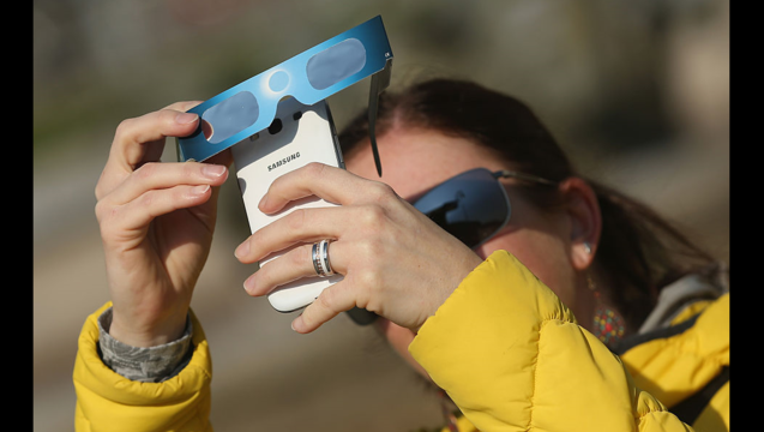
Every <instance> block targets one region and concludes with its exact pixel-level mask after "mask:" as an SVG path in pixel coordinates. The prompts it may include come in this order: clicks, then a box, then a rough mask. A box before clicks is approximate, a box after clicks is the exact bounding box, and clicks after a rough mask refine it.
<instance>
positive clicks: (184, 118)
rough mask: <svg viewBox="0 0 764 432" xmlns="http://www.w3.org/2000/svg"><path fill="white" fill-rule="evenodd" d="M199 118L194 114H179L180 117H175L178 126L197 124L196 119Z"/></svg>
mask: <svg viewBox="0 0 764 432" xmlns="http://www.w3.org/2000/svg"><path fill="white" fill-rule="evenodd" d="M198 118H199V116H198V115H196V114H193V113H179V114H178V115H176V116H175V122H176V123H178V124H182V125H185V124H189V123H193V122H195V121H196V119H198Z"/></svg>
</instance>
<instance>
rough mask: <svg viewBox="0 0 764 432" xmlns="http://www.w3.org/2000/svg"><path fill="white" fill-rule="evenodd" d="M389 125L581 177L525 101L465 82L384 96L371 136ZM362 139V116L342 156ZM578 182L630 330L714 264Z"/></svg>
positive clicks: (638, 210)
mask: <svg viewBox="0 0 764 432" xmlns="http://www.w3.org/2000/svg"><path fill="white" fill-rule="evenodd" d="M393 128H416V129H430V130H435V131H439V132H441V133H443V134H446V135H451V136H458V137H462V138H466V139H469V140H471V141H473V142H475V143H477V144H480V145H482V146H485V147H486V148H488V149H490V150H492V151H493V152H494V153H495V154H496V155H498V157H499V158H500V159H501V160H503V161H505V163H506V165H507V167H506V168H507V169H512V170H516V171H519V172H523V173H526V174H532V175H535V176H538V177H542V178H545V179H549V180H553V181H562V180H564V179H566V178H568V177H573V176H575V177H580V178H584V177H582V176H580V175H579V174H578V173H577V172H576V171H575V169H574V168H573V166H572V164H571V162H570V161H569V159H568V157H567V156H566V155H565V154H564V152H563V151H562V149H561V148H560V146H559V145H558V144H557V142H556V141H555V139H554V138H553V137H552V135H551V134H550V133H549V131H548V130H547V129H546V128H545V127H544V126H543V125H542V123H541V122H540V121H539V120H538V118H537V117H536V116H535V115H534V114H533V112H532V111H531V110H530V109H529V108H528V107H527V106H526V105H525V104H523V103H522V102H520V101H518V100H517V99H515V98H512V97H509V96H507V95H504V94H501V93H498V92H496V91H492V90H489V89H487V88H485V87H482V86H480V85H478V84H475V83H472V82H468V81H459V80H451V79H432V80H429V81H426V82H422V83H419V84H415V85H413V86H411V87H409V88H407V89H404V90H402V91H400V92H395V93H393V92H390V91H388V92H386V93H383V94H382V95H381V97H380V100H379V111H378V116H377V123H376V134H377V136H382V135H384V134H385V133H386V132H388V131H390V130H392V129H393ZM368 136H369V131H368V119H367V117H366V114H365V113H361V114H359V115H358V116H357V117H355V118H354V119H352V120H351V122H350V123H349V124H348V126H347V127H346V128H344V130H343V131H342V132H341V133H340V135H339V140H340V145H341V147H342V151H343V154H345V155H346V158H349V157H352V153H353V150H354V149H356V148H357V147H358V145H359V144H361V143H364V142H366V141H367V139H368ZM584 179H585V178H584ZM585 180H586V181H587V183H588V184H589V185H590V186H591V187H592V188H593V189H594V191H595V193H596V195H597V199H598V202H599V207H600V211H601V214H602V233H601V236H600V242H599V245H598V253H597V255H596V258H595V263H594V266H595V267H594V268H595V269H596V271H597V272H598V275H599V276H600V280H601V281H602V282H603V283H604V284H605V286H603V289H605V290H606V291H607V296H608V298H609V299H610V302H611V303H612V304H613V306H614V307H615V308H616V309H617V310H618V311H619V312H620V313H621V315H623V317H624V319H625V320H626V322H627V325H628V326H629V327H630V328H633V329H637V328H639V326H640V325H641V323H642V322H643V321H644V320H645V318H646V317H647V315H648V314H649V313H650V311H651V310H652V309H653V307H654V306H655V302H656V301H657V296H658V292H659V291H660V289H661V288H662V287H664V286H665V285H667V284H669V283H671V282H673V281H674V280H676V279H678V278H680V277H681V276H683V275H685V274H687V273H690V272H703V271H707V269H708V268H710V267H712V265H713V263H714V259H713V258H712V257H711V256H710V255H708V254H707V253H706V252H704V251H703V250H701V249H700V248H699V247H697V246H696V245H694V244H693V243H691V242H690V241H689V240H688V239H687V238H686V237H685V236H684V235H682V234H681V233H680V232H679V231H678V230H676V229H675V228H674V227H672V226H671V225H670V224H669V223H667V222H666V221H665V220H664V219H662V218H661V217H660V216H659V215H658V214H656V213H655V212H654V211H652V210H651V209H650V208H648V207H647V206H645V205H643V204H641V203H639V202H637V201H635V200H634V199H631V198H629V197H627V196H625V195H624V194H622V193H620V192H617V191H615V190H613V189H611V188H609V187H606V186H604V185H602V184H599V183H597V182H595V181H592V180H589V179H585ZM520 191H521V193H522V194H523V196H525V197H526V198H527V199H528V200H530V201H531V202H533V203H534V204H535V205H537V206H538V207H539V208H541V209H549V210H554V209H555V208H556V207H558V206H559V205H560V204H561V202H560V196H559V194H558V193H557V190H556V189H555V188H549V187H548V186H544V185H538V184H531V183H528V184H522V185H521V187H520Z"/></svg>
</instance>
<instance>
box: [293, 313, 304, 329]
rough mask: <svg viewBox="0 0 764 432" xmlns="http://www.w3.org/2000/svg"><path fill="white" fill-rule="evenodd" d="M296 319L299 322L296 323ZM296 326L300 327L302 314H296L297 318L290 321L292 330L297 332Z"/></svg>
mask: <svg viewBox="0 0 764 432" xmlns="http://www.w3.org/2000/svg"><path fill="white" fill-rule="evenodd" d="M297 321H299V324H297ZM298 327H302V316H298V317H297V318H295V320H294V321H292V330H294V331H296V332H298V331H297V328H298ZM298 333H299V332H298Z"/></svg>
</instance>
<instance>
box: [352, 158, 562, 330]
mask: <svg viewBox="0 0 764 432" xmlns="http://www.w3.org/2000/svg"><path fill="white" fill-rule="evenodd" d="M502 178H515V179H518V180H520V181H524V182H528V183H533V184H540V185H546V186H557V184H558V183H557V182H554V181H551V180H547V179H544V178H541V177H537V176H534V175H530V174H523V173H519V172H516V171H509V170H500V171H490V170H488V169H486V168H475V169H472V170H469V171H466V172H463V173H461V174H458V175H456V176H454V177H451V178H450V179H448V180H446V181H444V182H443V183H440V184H438V185H437V186H435V187H434V188H432V189H430V190H429V191H427V192H426V193H425V194H424V195H422V196H421V197H419V198H418V199H416V200H415V201H414V202H413V203H412V205H413V206H414V207H415V208H416V209H417V210H419V211H420V212H422V213H424V214H425V215H427V216H428V217H429V218H430V219H431V220H432V221H434V222H435V223H436V224H438V226H440V227H441V228H443V229H444V230H445V231H446V232H448V233H449V234H451V235H453V236H454V237H456V238H457V239H459V240H460V241H461V242H462V243H464V244H466V245H467V246H469V247H470V248H471V249H475V248H477V247H478V246H480V245H482V244H483V243H485V242H486V241H488V240H489V239H490V238H492V237H493V236H495V235H496V234H497V233H498V232H499V231H501V230H502V229H503V228H504V227H505V226H506V225H507V223H508V222H509V218H510V215H511V214H512V205H511V204H510V201H509V196H508V195H507V190H506V189H505V188H504V185H503V184H502V183H501V182H500V181H499V180H500V179H502ZM348 314H349V315H350V317H351V318H352V319H353V321H355V322H356V323H357V324H360V325H366V324H370V323H372V322H374V320H375V319H376V317H377V315H376V314H374V313H372V312H369V311H366V310H364V309H359V308H354V309H353V310H351V311H348Z"/></svg>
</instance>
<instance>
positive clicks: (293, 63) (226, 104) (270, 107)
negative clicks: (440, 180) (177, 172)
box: [177, 16, 393, 176]
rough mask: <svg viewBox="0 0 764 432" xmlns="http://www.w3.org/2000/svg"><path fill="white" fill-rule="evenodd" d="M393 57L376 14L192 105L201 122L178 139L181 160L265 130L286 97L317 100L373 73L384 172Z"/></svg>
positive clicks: (372, 117)
mask: <svg viewBox="0 0 764 432" xmlns="http://www.w3.org/2000/svg"><path fill="white" fill-rule="evenodd" d="M392 59H393V53H392V50H391V49H390V42H389V41H388V39H387V34H386V32H385V27H384V24H383V23H382V17H381V16H376V17H374V18H372V19H370V20H368V21H366V22H365V23H363V24H360V25H358V26H356V27H354V28H352V29H350V30H348V31H346V32H344V33H342V34H340V35H338V36H335V37H333V38H331V39H329V40H327V41H325V42H323V43H320V44H318V45H316V46H314V47H313V48H310V49H309V50H307V51H304V52H302V53H301V54H298V55H296V56H294V57H292V58H290V59H289V60H287V61H285V62H283V63H281V64H279V65H277V66H274V67H272V68H270V69H268V70H266V71H264V72H262V73H260V74H258V75H255V76H254V77H252V78H250V79H248V80H246V81H244V82H242V83H240V84H238V85H236V86H233V87H231V88H229V89H228V90H226V91H224V92H222V93H220V94H218V95H217V96H214V97H212V98H210V99H209V100H207V101H205V102H203V103H201V104H199V105H197V106H196V107H194V108H192V109H190V110H189V111H188V112H191V113H195V114H198V115H199V116H200V117H201V121H200V122H199V123H200V124H199V128H198V129H197V130H196V131H195V132H194V133H193V134H192V135H190V136H188V137H183V138H178V139H177V147H178V160H179V161H181V162H185V161H191V160H193V161H200V162H201V161H204V160H206V159H208V158H210V157H211V156H214V155H216V154H218V153H220V152H222V151H223V150H225V149H227V148H229V147H231V146H233V145H234V144H236V143H238V142H240V141H242V140H243V139H245V138H248V137H250V136H251V135H254V134H256V133H258V132H260V131H262V130H264V129H266V128H267V127H268V126H270V125H271V123H272V122H273V120H274V118H275V115H276V109H277V106H278V103H279V101H280V100H281V99H283V98H284V97H287V96H291V97H293V98H295V99H297V100H298V101H299V102H301V103H302V104H304V105H313V104H314V103H316V102H319V101H321V100H323V99H326V98H327V97H329V96H331V95H333V94H335V93H337V92H339V91H340V90H343V89H345V88H347V87H349V86H350V85H353V84H355V83H357V82H358V81H360V80H362V79H364V78H366V77H369V76H371V77H372V78H371V91H370V94H369V135H370V138H371V145H372V150H373V153H374V159H375V163H376V166H377V172H378V173H379V175H380V176H381V175H382V167H381V164H380V161H379V153H378V151H377V143H376V137H375V134H374V124H375V121H376V116H377V102H378V98H379V94H380V93H381V92H382V91H384V90H385V88H387V86H388V85H389V83H390V74H391V71H392Z"/></svg>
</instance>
